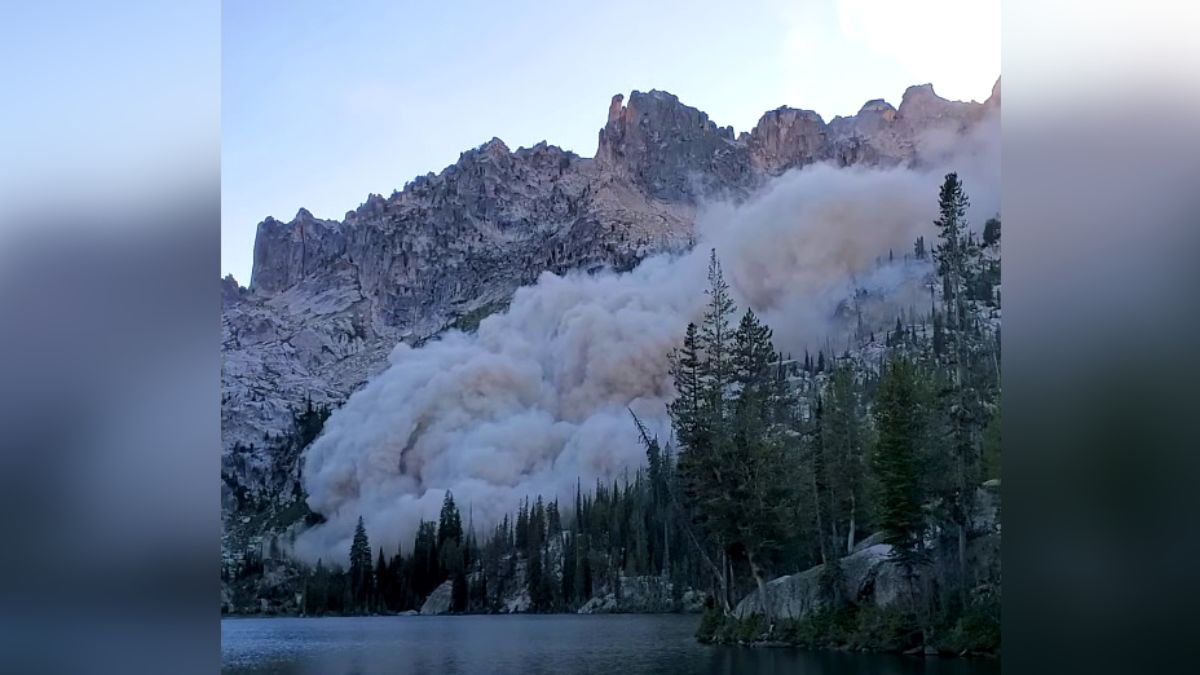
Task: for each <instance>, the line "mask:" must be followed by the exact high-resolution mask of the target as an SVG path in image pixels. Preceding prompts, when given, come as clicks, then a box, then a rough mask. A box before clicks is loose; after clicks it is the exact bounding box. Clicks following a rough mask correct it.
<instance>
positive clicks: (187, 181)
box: [0, 0, 221, 674]
mask: <svg viewBox="0 0 1200 675" xmlns="http://www.w3.org/2000/svg"><path fill="white" fill-rule="evenodd" d="M220 37H221V6H220V3H219V2H216V1H214V0H204V1H203V2H194V1H192V0H185V1H184V2H170V3H161V2H149V1H147V0H135V1H130V0H116V1H115V2H108V3H85V2H62V1H60V0H47V1H46V2H39V3H16V2H6V3H2V4H0V73H2V74H0V91H3V92H4V93H3V100H4V104H3V105H0V148H2V150H0V438H3V442H2V445H0V531H3V532H4V537H5V541H4V543H3V544H0V671H3V672H13V673H30V674H33V673H76V672H87V673H109V672H111V673H162V672H178V673H187V672H197V673H211V672H217V671H218V670H219V668H220V622H219V610H218V598H219V553H218V552H219V550H220V517H219V489H218V487H219V482H218V481H219V478H218V476H219V471H220V468H219V461H220V456H219V448H220V428H219V424H220V411H219V404H220V393H219V383H220V379H219V370H220V353H219V346H220V297H219V284H218V282H219V278H220V247H219V244H220V94H221V91H220V74H221V73H220V68H221V51H220V44H221V43H220Z"/></svg>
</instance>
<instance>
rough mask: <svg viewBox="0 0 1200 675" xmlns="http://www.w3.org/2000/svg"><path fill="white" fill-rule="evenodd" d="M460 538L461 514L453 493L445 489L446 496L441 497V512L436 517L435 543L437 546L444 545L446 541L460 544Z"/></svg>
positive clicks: (461, 530)
mask: <svg viewBox="0 0 1200 675" xmlns="http://www.w3.org/2000/svg"><path fill="white" fill-rule="evenodd" d="M462 538H463V526H462V516H461V515H460V514H459V512H458V507H457V506H456V505H455V504H454V495H453V494H451V493H450V491H449V490H447V491H446V496H445V497H444V498H443V499H442V512H441V514H440V516H439V517H438V532H437V543H438V546H439V547H440V546H443V545H445V543H446V542H447V541H453V542H454V543H456V544H461V543H462Z"/></svg>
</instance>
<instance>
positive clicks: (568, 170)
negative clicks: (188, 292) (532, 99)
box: [222, 81, 1000, 514]
mask: <svg viewBox="0 0 1200 675" xmlns="http://www.w3.org/2000/svg"><path fill="white" fill-rule="evenodd" d="M999 106H1000V83H999V81H997V83H996V86H995V88H994V89H993V92H992V95H991V97H989V98H988V100H987V101H985V102H983V103H974V102H971V103H963V102H954V101H948V100H946V99H943V98H941V97H939V96H937V94H935V93H934V91H933V88H932V86H930V85H921V86H914V87H910V88H909V89H908V90H907V91H906V92H905V93H904V96H903V98H902V100H901V102H900V105H899V107H893V106H892V105H890V104H888V103H887V102H885V101H882V100H872V101H868V102H867V103H866V104H865V105H864V106H863V107H862V109H861V110H860V111H859V112H858V113H857V114H855V115H853V116H850V117H835V118H834V119H833V120H830V121H829V122H826V121H824V120H823V119H822V118H821V117H820V116H819V115H817V114H816V113H814V112H812V111H808V110H799V109H794V108H788V107H782V108H778V109H776V110H772V111H770V112H767V113H766V114H764V115H763V116H762V118H761V119H760V120H759V122H758V123H757V124H756V125H755V127H754V128H753V129H752V130H750V131H749V132H743V133H741V134H738V135H735V133H734V130H733V129H732V128H731V127H720V126H718V125H717V124H716V123H715V122H713V121H711V120H710V119H709V118H708V115H706V114H705V113H704V112H702V111H700V110H697V109H695V108H692V107H690V106H687V105H685V104H683V103H681V102H680V101H679V99H678V98H677V97H675V96H673V95H671V94H669V93H666V92H662V91H650V92H645V93H643V92H638V91H634V92H633V93H632V94H630V96H629V98H628V101H626V100H625V97H624V96H622V95H617V96H614V97H613V99H612V103H611V105H610V107H609V110H608V116H607V121H606V123H605V125H604V127H603V128H602V129H601V130H600V133H599V139H598V146H597V150H596V153H595V156H594V157H592V158H586V157H580V156H578V155H576V154H574V153H571V152H568V151H565V150H562V149H561V148H558V147H555V146H552V145H547V144H546V143H544V142H543V143H539V144H538V145H536V146H534V147H532V148H520V149H518V150H516V151H512V150H510V149H509V148H508V147H507V146H506V145H505V144H504V143H503V142H502V141H501V140H499V139H495V138H493V139H492V140H490V141H488V142H486V143H484V144H483V145H480V146H479V147H477V148H474V149H472V150H469V151H467V152H464V153H462V155H461V156H460V157H459V160H458V161H457V162H456V163H455V164H453V165H452V166H449V167H447V168H446V169H444V170H443V171H442V172H441V173H439V174H437V175H434V174H432V173H431V174H427V175H425V176H421V177H418V178H416V179H415V180H413V181H412V182H410V183H408V184H407V185H405V186H404V188H403V189H402V190H398V191H396V192H393V193H392V194H391V195H390V196H388V197H383V196H381V195H375V194H372V195H369V196H368V198H367V200H366V201H365V202H364V203H363V204H362V205H360V206H359V207H358V208H357V209H354V210H352V211H348V212H347V213H346V214H345V216H344V217H343V218H342V220H340V221H339V220H324V219H319V218H316V217H314V216H313V215H312V214H311V213H309V212H308V211H307V210H305V209H300V211H299V212H298V213H297V214H296V216H295V217H294V218H293V219H292V220H290V221H288V222H283V221H280V220H276V219H275V218H267V219H266V220H264V221H263V222H261V223H259V225H258V230H257V235H256V238H255V244H254V270H253V274H252V277H251V280H250V284H249V287H248V288H246V287H241V286H240V285H239V284H238V283H237V282H236V281H235V280H234V279H233V278H232V277H226V278H225V279H223V280H222V299H223V307H222V338H223V345H222V352H223V356H224V361H223V368H222V430H223V449H224V454H223V479H224V480H223V503H224V505H225V507H226V513H227V514H232V513H234V512H236V511H237V508H238V505H239V500H240V499H242V498H244V497H245V496H247V495H249V496H251V497H255V498H263V497H270V496H272V495H298V494H299V492H298V490H297V489H296V480H295V478H296V477H297V475H298V473H297V472H298V467H297V464H296V456H297V455H298V451H299V449H295V448H293V451H289V452H279V451H278V447H279V446H280V438H281V437H282V435H283V434H285V433H286V432H287V431H288V429H289V428H290V427H291V425H292V414H293V411H296V410H299V409H300V408H302V407H304V405H305V402H306V401H311V402H312V403H314V404H317V405H335V406H336V405H338V404H340V403H341V402H342V401H344V400H345V399H346V398H347V397H348V396H349V395H350V394H351V393H352V392H353V391H354V390H356V389H357V388H358V387H360V386H361V385H362V384H363V383H364V382H365V381H366V380H367V379H368V378H369V377H370V376H371V375H372V374H374V373H377V372H379V371H380V370H382V369H383V368H384V367H385V366H386V365H387V357H388V354H389V353H390V351H391V350H392V348H393V347H394V346H395V345H396V344H397V343H400V342H405V343H408V344H419V343H421V342H423V341H425V340H427V339H429V338H431V337H433V336H435V335H437V334H438V333H440V332H442V331H444V330H447V329H450V328H459V329H463V330H472V329H473V328H474V327H475V326H476V325H478V322H479V321H480V320H481V319H482V318H483V317H485V316H486V315H488V314H490V313H492V312H495V311H497V310H500V309H503V308H504V307H505V306H506V305H507V303H508V301H509V298H510V297H511V296H512V293H513V292H514V291H515V290H516V289H517V288H519V287H520V286H523V285H527V284H530V283H532V282H533V281H534V280H536V278H537V277H538V275H540V274H541V273H542V272H545V271H549V272H554V273H563V272H566V271H569V270H595V269H600V268H606V267H608V268H616V269H628V268H631V267H633V266H634V265H636V264H637V263H638V261H640V260H641V259H642V258H644V257H646V256H648V255H651V254H654V253H658V252H662V251H669V250H679V249H683V248H686V247H688V246H689V245H690V243H691V241H692V227H693V222H694V220H695V216H696V213H697V210H698V209H699V208H701V207H702V205H703V204H704V203H705V202H706V201H712V200H723V199H729V200H735V201H738V200H742V199H745V198H746V197H747V196H749V195H750V194H751V193H753V192H754V191H755V190H756V189H757V188H759V187H760V186H762V185H763V184H765V183H766V181H768V180H769V179H770V178H772V177H774V176H778V175H780V174H782V173H784V172H786V171H789V170H791V169H795V168H799V167H803V166H806V165H809V164H813V163H817V162H830V163H833V164H836V165H838V166H857V165H861V166H894V165H920V164H922V163H923V162H931V161H932V158H933V157H935V156H936V155H937V153H938V152H940V151H944V148H945V146H946V143H947V139H955V138H959V137H962V136H964V135H965V134H967V133H968V132H969V131H970V130H971V129H972V128H973V126H974V125H976V124H977V123H979V122H980V121H981V120H982V119H984V118H985V117H987V116H988V115H989V114H991V113H993V112H996V111H998V109H999Z"/></svg>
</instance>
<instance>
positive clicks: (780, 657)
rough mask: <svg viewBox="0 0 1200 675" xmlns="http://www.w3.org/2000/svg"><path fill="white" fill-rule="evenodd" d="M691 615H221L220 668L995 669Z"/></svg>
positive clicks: (569, 673)
mask: <svg viewBox="0 0 1200 675" xmlns="http://www.w3.org/2000/svg"><path fill="white" fill-rule="evenodd" d="M698 622H699V617H697V616H694V615H693V616H689V615H673V614H659V615H645V614H642V615H635V614H624V615H600V616H583V615H561V614H556V615H513V616H411V617H399V616H398V617H337V618H320V619H223V620H222V621H221V661H222V668H221V670H222V672H224V673H237V674H245V675H250V674H255V675H267V674H271V675H300V674H304V675H459V674H461V675H475V674H477V673H478V674H479V675H540V674H543V673H544V674H546V675H576V674H578V675H584V674H587V675H591V674H595V675H609V674H612V673H617V674H619V675H640V674H641V673H655V674H662V675H677V674H682V673H702V674H712V675H718V674H719V675H734V674H738V675H743V674H744V675H758V674H761V673H803V674H804V675H866V674H868V673H869V674H872V675H901V674H909V673H927V674H930V675H935V674H936V675H998V674H999V672H1000V664H999V662H998V661H981V660H967V659H952V658H925V657H914V656H892V655H886V654H846V653H840V652H805V651H802V650H798V649H788V648H778V649H773V648H761V647H760V648H750V647H728V646H721V647H714V646H705V645H701V644H698V643H697V642H696V640H695V638H694V637H693V633H694V632H695V630H696V626H697V623H698Z"/></svg>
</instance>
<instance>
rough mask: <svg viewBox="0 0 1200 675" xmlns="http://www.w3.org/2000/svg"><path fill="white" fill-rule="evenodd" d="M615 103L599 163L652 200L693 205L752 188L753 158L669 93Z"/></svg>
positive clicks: (728, 132)
mask: <svg viewBox="0 0 1200 675" xmlns="http://www.w3.org/2000/svg"><path fill="white" fill-rule="evenodd" d="M623 100H624V98H623V97H622V96H621V95H620V94H618V95H617V96H614V97H613V99H612V103H611V105H610V106H609V111H608V123H607V124H605V125H604V128H603V129H601V130H600V139H599V145H598V147H597V149H596V160H597V162H599V163H600V165H601V166H602V167H604V168H605V169H607V170H610V171H613V172H615V173H618V174H620V175H622V176H623V177H627V178H628V179H630V180H631V181H632V182H633V183H634V184H636V185H637V186H638V187H639V188H641V189H642V190H643V191H645V192H646V193H647V194H648V195H649V196H651V197H653V198H656V199H662V200H667V201H681V202H693V201H695V200H696V199H698V198H701V197H704V196H707V195H709V194H711V193H712V192H713V191H714V190H719V189H734V190H735V191H738V190H745V189H747V188H749V187H750V186H751V185H752V184H753V182H754V178H753V176H752V174H751V172H750V171H749V161H748V160H749V154H748V153H747V149H746V148H745V147H744V146H742V145H739V144H738V143H737V142H736V141H735V140H734V138H733V128H732V127H718V126H717V125H716V123H714V122H713V121H712V120H710V119H709V118H708V115H707V114H706V113H704V112H701V111H700V110H697V109H696V108H693V107H691V106H688V105H684V104H683V103H681V102H680V101H679V98H678V97H676V96H675V95H674V94H670V93H668V92H665V91H659V90H651V91H649V92H645V93H643V92H640V91H636V90H635V91H633V92H632V93H631V94H630V95H629V103H628V104H627V105H624V106H622V105H621V104H622V101H623Z"/></svg>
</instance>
